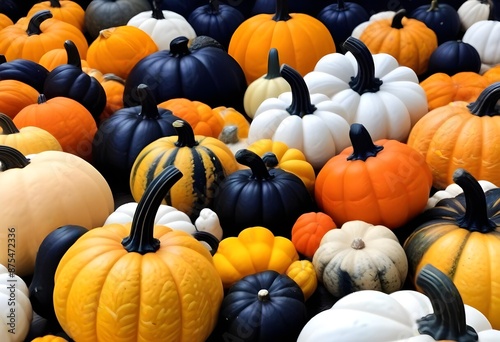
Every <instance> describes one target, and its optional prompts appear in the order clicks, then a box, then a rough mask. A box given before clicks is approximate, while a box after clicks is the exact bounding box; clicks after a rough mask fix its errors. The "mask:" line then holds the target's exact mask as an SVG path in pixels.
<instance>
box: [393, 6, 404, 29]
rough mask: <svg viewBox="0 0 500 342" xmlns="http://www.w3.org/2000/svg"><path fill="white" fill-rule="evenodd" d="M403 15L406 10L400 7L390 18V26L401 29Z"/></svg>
mask: <svg viewBox="0 0 500 342" xmlns="http://www.w3.org/2000/svg"><path fill="white" fill-rule="evenodd" d="M404 17H406V10H405V9H404V8H402V9H400V10H399V11H397V12H396V14H394V17H393V18H392V23H391V27H392V28H396V29H402V28H403V18H404Z"/></svg>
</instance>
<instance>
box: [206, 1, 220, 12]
mask: <svg viewBox="0 0 500 342" xmlns="http://www.w3.org/2000/svg"><path fill="white" fill-rule="evenodd" d="M208 5H209V6H210V13H211V14H217V13H219V1H218V0H209V1H208Z"/></svg>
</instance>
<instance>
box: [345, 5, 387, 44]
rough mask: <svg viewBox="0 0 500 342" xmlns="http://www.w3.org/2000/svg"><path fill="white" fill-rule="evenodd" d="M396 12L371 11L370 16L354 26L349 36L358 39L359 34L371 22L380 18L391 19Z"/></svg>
mask: <svg viewBox="0 0 500 342" xmlns="http://www.w3.org/2000/svg"><path fill="white" fill-rule="evenodd" d="M395 14H396V12H395V11H393V10H390V11H380V12H376V13H373V14H372V15H371V16H370V18H369V19H368V20H367V21H364V22H362V23H361V24H359V25H358V26H356V27H355V28H354V29H353V30H352V33H351V36H352V37H354V38H356V39H359V37H360V36H361V34H362V33H363V32H364V30H365V29H366V28H367V27H368V25H370V24H371V23H372V22H374V21H377V20H380V19H392V18H393V17H394V15H395Z"/></svg>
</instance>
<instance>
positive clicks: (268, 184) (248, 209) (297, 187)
mask: <svg viewBox="0 0 500 342" xmlns="http://www.w3.org/2000/svg"><path fill="white" fill-rule="evenodd" d="M235 157H236V161H237V162H238V163H240V164H242V165H245V166H247V167H248V169H241V170H237V171H235V172H233V173H232V174H230V175H229V176H227V177H226V178H225V179H224V180H222V181H221V182H220V183H219V184H218V189H217V192H216V193H215V194H214V198H213V210H214V211H215V212H216V213H217V216H218V217H219V220H220V223H221V226H222V228H223V229H224V233H225V236H237V235H238V234H239V233H240V232H241V231H242V230H243V229H245V228H247V227H250V226H263V227H266V228H268V229H270V230H271V231H272V232H273V234H275V235H280V236H284V237H287V238H289V237H290V235H291V229H292V226H293V224H294V222H295V221H296V220H297V218H298V217H299V216H300V215H301V214H303V213H305V212H309V211H312V210H313V208H314V201H313V199H312V196H311V194H310V193H309V191H308V189H307V188H306V186H305V184H304V182H303V181H302V180H301V179H300V178H299V177H298V176H296V175H294V174H293V173H291V172H288V171H285V170H283V169H280V168H271V169H268V168H267V167H266V165H265V163H264V161H263V159H262V158H261V157H259V156H258V155H257V154H256V153H254V152H252V151H250V150H247V149H242V150H239V151H238V152H236V155H235Z"/></svg>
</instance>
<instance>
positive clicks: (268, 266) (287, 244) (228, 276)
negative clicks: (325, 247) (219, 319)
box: [213, 226, 299, 289]
mask: <svg viewBox="0 0 500 342" xmlns="http://www.w3.org/2000/svg"><path fill="white" fill-rule="evenodd" d="M223 228H224V227H223ZM213 259H214V265H215V268H216V269H217V272H218V273H219V275H220V277H221V280H222V284H223V286H224V288H226V289H228V288H230V287H231V286H232V285H234V284H235V283H236V282H237V281H239V280H241V279H242V278H243V277H245V276H248V275H252V274H255V273H259V272H263V271H269V270H272V271H276V272H278V273H280V274H284V273H285V272H286V270H287V269H288V267H289V266H290V265H291V264H292V263H293V262H294V261H296V260H299V255H298V254H297V251H296V250H295V247H294V246H293V243H292V241H290V240H289V239H287V238H286V237H283V236H278V235H275V234H273V232H272V231H271V230H269V229H268V228H265V227H262V226H249V227H247V228H245V229H243V230H242V231H241V232H240V233H239V234H238V235H237V236H227V237H225V238H223V239H222V240H221V241H220V243H219V247H218V249H217V252H216V253H215V254H214V256H213Z"/></svg>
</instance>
